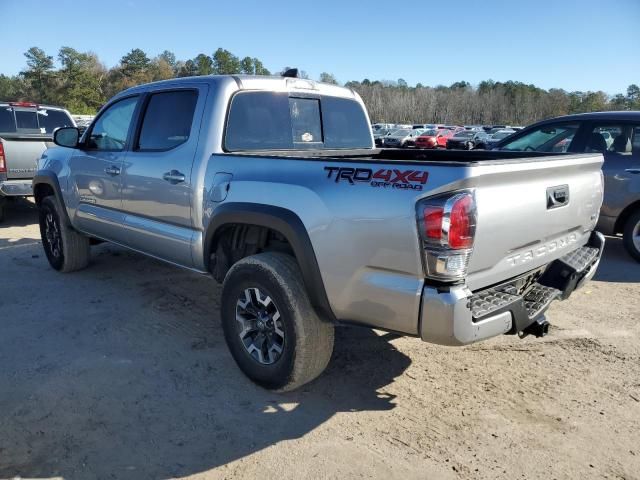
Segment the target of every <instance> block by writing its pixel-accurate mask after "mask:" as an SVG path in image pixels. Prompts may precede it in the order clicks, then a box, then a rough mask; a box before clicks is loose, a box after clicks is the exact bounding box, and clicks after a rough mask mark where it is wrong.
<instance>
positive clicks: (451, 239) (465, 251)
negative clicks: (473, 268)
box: [417, 191, 477, 280]
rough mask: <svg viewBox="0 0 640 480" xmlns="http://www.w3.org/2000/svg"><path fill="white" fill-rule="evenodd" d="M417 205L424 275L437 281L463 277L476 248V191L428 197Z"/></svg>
mask: <svg viewBox="0 0 640 480" xmlns="http://www.w3.org/2000/svg"><path fill="white" fill-rule="evenodd" d="M417 208H418V225H419V228H420V235H421V239H422V247H423V250H424V258H425V269H426V272H425V274H426V275H427V277H430V278H434V279H437V280H461V279H462V278H464V276H465V275H466V272H467V264H468V262H469V257H470V256H471V252H472V251H473V240H474V236H475V229H476V221H477V215H476V203H475V199H474V196H473V193H472V192H469V191H463V192H455V193H450V194H446V195H438V196H436V197H431V198H426V199H424V200H421V201H420V202H419V203H418V206H417Z"/></svg>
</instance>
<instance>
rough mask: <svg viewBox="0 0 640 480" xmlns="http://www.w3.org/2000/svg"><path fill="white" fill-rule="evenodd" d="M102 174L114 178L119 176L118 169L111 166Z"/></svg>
mask: <svg viewBox="0 0 640 480" xmlns="http://www.w3.org/2000/svg"><path fill="white" fill-rule="evenodd" d="M104 173H106V174H107V175H112V176H114V177H115V176H116V175H120V169H119V168H118V167H115V166H113V165H112V166H110V167H107V168H105V169H104Z"/></svg>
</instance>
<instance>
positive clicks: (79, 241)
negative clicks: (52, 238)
mask: <svg viewBox="0 0 640 480" xmlns="http://www.w3.org/2000/svg"><path fill="white" fill-rule="evenodd" d="M45 204H46V205H48V206H49V207H51V208H53V209H54V211H55V212H56V215H57V217H58V221H59V222H60V232H61V236H62V256H63V262H62V267H61V268H60V269H58V271H59V272H61V273H69V272H75V271H77V270H82V269H83V268H85V267H86V266H87V265H89V257H90V253H91V252H90V242H89V237H87V236H85V235H82V234H81V233H78V232H77V231H75V230H74V229H73V227H72V226H71V225H70V224H69V222H68V221H67V220H66V217H65V216H64V215H63V214H62V211H61V208H62V207H61V206H60V204H59V202H58V201H57V200H56V198H55V197H54V196H53V195H51V196H48V197H45V198H44V199H42V205H45ZM42 241H43V242H44V239H42Z"/></svg>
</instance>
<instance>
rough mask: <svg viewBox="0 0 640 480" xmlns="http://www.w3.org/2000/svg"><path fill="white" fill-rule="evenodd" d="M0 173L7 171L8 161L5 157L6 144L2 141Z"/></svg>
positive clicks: (0, 145) (0, 146)
mask: <svg viewBox="0 0 640 480" xmlns="http://www.w3.org/2000/svg"><path fill="white" fill-rule="evenodd" d="M0 173H7V161H6V160H5V158H4V145H2V142H0Z"/></svg>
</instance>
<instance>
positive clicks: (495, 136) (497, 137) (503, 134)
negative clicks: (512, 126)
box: [491, 132, 513, 140]
mask: <svg viewBox="0 0 640 480" xmlns="http://www.w3.org/2000/svg"><path fill="white" fill-rule="evenodd" d="M512 133H513V132H497V133H494V134H493V135H492V136H491V138H492V139H493V140H502V139H503V138H507V137H508V136H509V135H511V134H512Z"/></svg>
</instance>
